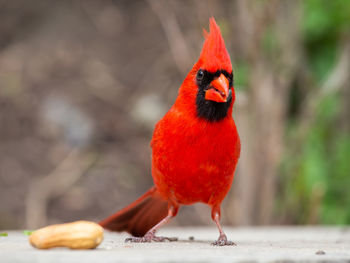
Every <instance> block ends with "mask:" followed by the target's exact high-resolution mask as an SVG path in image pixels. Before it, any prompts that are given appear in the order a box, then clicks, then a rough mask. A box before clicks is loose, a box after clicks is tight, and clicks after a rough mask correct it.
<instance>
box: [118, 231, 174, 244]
mask: <svg viewBox="0 0 350 263" xmlns="http://www.w3.org/2000/svg"><path fill="white" fill-rule="evenodd" d="M177 240H178V238H177V237H158V236H156V235H155V233H152V232H149V233H146V234H145V235H144V236H143V237H128V238H127V239H125V242H131V243H149V242H152V241H154V242H166V241H168V242H173V241H177Z"/></svg>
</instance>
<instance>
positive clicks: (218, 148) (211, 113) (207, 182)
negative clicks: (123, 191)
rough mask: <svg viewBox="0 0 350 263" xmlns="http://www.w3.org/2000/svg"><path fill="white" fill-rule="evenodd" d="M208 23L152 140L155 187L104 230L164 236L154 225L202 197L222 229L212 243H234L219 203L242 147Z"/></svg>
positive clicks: (228, 82) (221, 55)
mask: <svg viewBox="0 0 350 263" xmlns="http://www.w3.org/2000/svg"><path fill="white" fill-rule="evenodd" d="M209 22H210V32H209V33H207V32H206V31H205V30H204V35H205V42H204V45H203V49H202V52H201V54H200V57H199V60H198V61H197V63H196V64H195V65H194V66H193V68H192V70H191V71H190V72H189V73H188V75H187V77H186V78H185V80H184V82H183V84H182V85H181V87H180V89H179V93H178V97H177V99H176V101H175V103H174V105H173V106H172V107H171V108H170V110H169V111H168V112H167V113H166V114H165V116H164V117H163V118H162V119H161V120H160V121H159V122H158V123H157V124H156V126H155V130H154V134H153V138H152V141H151V147H152V176H153V180H154V184H155V186H153V187H152V188H151V189H150V190H148V191H147V192H146V193H145V194H144V195H143V196H141V197H140V198H139V199H137V200H136V201H134V202H133V203H131V204H130V205H128V206H127V207H125V208H124V209H122V210H121V211H119V212H117V213H116V214H114V215H112V216H110V217H108V218H106V219H104V220H103V221H101V222H100V225H101V226H103V227H104V228H106V229H109V230H112V231H127V232H129V233H130V234H132V235H133V237H132V238H128V239H127V240H126V241H131V242H151V241H163V240H166V239H167V238H165V237H158V236H156V235H155V233H156V231H157V229H159V228H160V227H161V226H163V225H164V224H165V223H167V222H168V221H169V220H170V219H171V218H172V217H174V216H175V215H176V214H177V212H178V209H179V207H180V206H181V205H190V204H193V203H196V202H202V203H205V204H208V205H209V206H210V207H211V217H212V219H213V220H214V221H215V223H216V225H217V227H218V229H219V232H220V236H219V238H218V240H216V241H215V242H214V243H213V244H214V245H220V246H223V245H234V243H233V242H231V241H229V240H227V237H226V235H225V233H224V232H223V230H222V227H221V225H220V205H221V202H222V201H223V199H224V198H225V196H226V194H227V192H228V191H229V189H230V187H231V183H232V180H233V176H234V172H235V168H236V164H237V161H238V158H239V155H240V150H241V146H240V139H239V135H238V133H237V129H236V125H235V122H234V120H233V118H232V107H233V103H234V101H235V92H234V88H233V72H232V65H231V60H230V57H229V54H228V52H227V50H226V47H225V43H224V40H223V38H222V36H221V33H220V28H219V27H218V25H217V24H216V22H215V20H214V18H211V19H210V21H209Z"/></svg>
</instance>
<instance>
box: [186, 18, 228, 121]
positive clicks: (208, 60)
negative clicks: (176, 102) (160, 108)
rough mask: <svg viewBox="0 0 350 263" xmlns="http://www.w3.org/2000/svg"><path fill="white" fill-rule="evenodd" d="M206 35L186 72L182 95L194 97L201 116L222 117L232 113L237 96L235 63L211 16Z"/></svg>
mask: <svg viewBox="0 0 350 263" xmlns="http://www.w3.org/2000/svg"><path fill="white" fill-rule="evenodd" d="M204 36H205V42H204V45H203V48H202V52H201V54H200V57H199V59H198V61H197V63H196V64H195V65H194V66H193V68H192V70H191V71H190V73H189V74H188V75H187V77H186V79H185V81H184V83H183V85H182V87H181V89H180V95H181V96H182V97H187V99H189V97H190V98H191V100H192V99H195V104H196V114H197V116H198V117H200V118H204V119H207V120H208V121H219V120H221V119H223V118H225V117H226V116H227V115H228V114H231V112H232V104H233V102H234V99H235V96H234V95H235V94H234V90H233V72H232V64H231V59H230V56H229V54H228V52H227V50H226V47H225V42H224V39H223V38H222V35H221V33H220V28H219V26H218V25H217V24H216V22H215V19H214V18H210V31H209V33H208V32H206V31H204Z"/></svg>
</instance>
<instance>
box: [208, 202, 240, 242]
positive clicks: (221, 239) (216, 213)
mask: <svg viewBox="0 0 350 263" xmlns="http://www.w3.org/2000/svg"><path fill="white" fill-rule="evenodd" d="M212 218H213V220H214V221H215V223H216V225H217V226H218V229H219V232H220V236H219V238H218V240H215V241H214V242H213V243H212V245H214V246H235V245H236V244H235V243H234V242H232V241H230V240H227V237H226V235H225V233H224V231H223V230H222V227H221V224H220V207H218V208H217V207H214V208H213V209H212Z"/></svg>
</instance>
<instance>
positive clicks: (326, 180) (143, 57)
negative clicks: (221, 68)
mask: <svg viewBox="0 0 350 263" xmlns="http://www.w3.org/2000/svg"><path fill="white" fill-rule="evenodd" d="M211 16H214V17H215V19H216V21H217V23H218V24H219V26H220V27H221V31H222V34H223V37H224V39H225V42H226V46H227V49H228V50H229V53H230V55H231V59H232V63H233V67H234V77H235V89H236V93H237V97H236V103H235V106H234V107H235V108H234V112H233V116H234V119H235V121H236V124H237V127H238V131H239V133H240V136H241V140H242V155H241V159H240V161H239V165H238V168H237V171H236V175H235V180H234V183H233V186H232V189H231V191H230V193H229V194H228V196H227V197H226V199H225V202H224V204H223V208H222V209H223V221H224V224H228V225H265V224H349V223H350V191H349V190H348V189H349V187H350V133H349V131H350V103H349V102H350V1H347V0H332V1H327V0H305V1H301V0H295V1H287V0H265V1H263V0H232V1H223V0H221V1H209V0H192V1H185V0H178V1H175V0H166V1H160V0H158V1H157V0H148V1H146V0H135V1H126V0H124V1H118V0H114V1H112V0H107V1H96V0H95V1H93V0H88V1H74V0H72V1H66V0H64V1H53V0H51V1H50V0H49V1H47V0H34V1H26V0H14V1H5V0H1V1H0V17H1V23H0V229H11V228H28V229H34V228H37V227H40V226H44V225H47V224H51V223H56V222H66V221H73V220H78V219H88V220H100V219H102V218H104V217H106V216H107V215H110V214H111V213H113V212H115V211H117V210H118V209H120V208H122V207H123V206H125V205H127V204H128V203H130V202H131V201H133V200H134V199H136V198H137V197H138V196H139V195H141V194H142V193H143V192H144V191H146V190H147V189H148V188H149V187H150V186H151V185H152V177H151V174H150V154H151V151H150V147H149V142H150V139H151V137H152V131H153V127H154V125H155V123H156V122H157V120H159V119H160V118H161V117H162V116H163V115H164V114H165V112H166V111H167V109H169V107H170V106H171V105H172V103H173V102H174V101H175V98H176V96H177V90H178V87H179V86H180V85H181V83H182V81H183V79H184V77H185V76H186V74H187V72H188V71H189V70H190V69H191V67H192V65H193V64H194V63H195V61H196V59H197V58H198V56H199V53H200V50H201V46H202V44H203V36H202V29H203V28H208V22H209V17H211ZM171 224H173V225H204V224H212V222H211V219H210V210H209V209H208V208H207V207H205V206H204V205H200V204H199V205H194V206H191V207H184V208H182V209H181V211H180V213H179V215H178V216H177V217H176V218H175V219H174V221H173V222H172V223H171Z"/></svg>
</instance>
